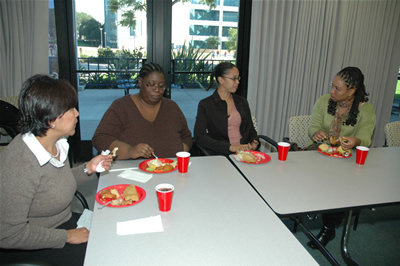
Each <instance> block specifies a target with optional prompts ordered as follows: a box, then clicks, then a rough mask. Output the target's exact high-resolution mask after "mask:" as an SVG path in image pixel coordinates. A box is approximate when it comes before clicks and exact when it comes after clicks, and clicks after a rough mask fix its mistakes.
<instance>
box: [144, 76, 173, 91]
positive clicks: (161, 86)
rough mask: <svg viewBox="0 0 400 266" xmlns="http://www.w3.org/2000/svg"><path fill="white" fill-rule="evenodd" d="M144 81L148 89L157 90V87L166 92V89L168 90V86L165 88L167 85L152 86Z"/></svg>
mask: <svg viewBox="0 0 400 266" xmlns="http://www.w3.org/2000/svg"><path fill="white" fill-rule="evenodd" d="M142 81H143V82H144V84H146V87H147V88H149V89H152V90H155V89H156V87H158V88H159V89H161V90H165V89H166V88H167V86H165V85H157V84H154V85H150V84H149V83H147V82H146V81H145V80H144V79H142Z"/></svg>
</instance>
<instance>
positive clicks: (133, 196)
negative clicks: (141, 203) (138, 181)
mask: <svg viewBox="0 0 400 266" xmlns="http://www.w3.org/2000/svg"><path fill="white" fill-rule="evenodd" d="M122 196H123V197H124V199H125V201H128V200H131V201H138V200H139V195H138V193H137V191H136V187H135V185H133V184H132V185H130V186H127V187H126V188H125V190H124V191H123V192H122Z"/></svg>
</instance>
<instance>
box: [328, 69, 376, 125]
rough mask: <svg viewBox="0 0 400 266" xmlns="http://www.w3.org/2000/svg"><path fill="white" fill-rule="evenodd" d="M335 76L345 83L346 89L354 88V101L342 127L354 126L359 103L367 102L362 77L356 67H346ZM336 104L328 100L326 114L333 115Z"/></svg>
mask: <svg viewBox="0 0 400 266" xmlns="http://www.w3.org/2000/svg"><path fill="white" fill-rule="evenodd" d="M336 76H339V77H341V78H342V79H343V81H344V82H345V83H346V85H347V88H348V89H351V88H355V89H356V92H355V93H354V101H353V104H352V105H351V108H350V112H349V116H348V118H347V119H346V121H343V125H348V126H349V125H351V126H353V127H354V125H355V124H356V123H357V115H358V113H359V110H358V106H359V104H360V103H361V102H368V95H369V93H367V92H366V91H365V85H364V75H363V73H362V72H361V70H360V69H359V68H358V67H346V68H343V69H342V70H340V71H339V72H338V73H337V74H336ZM336 105H337V102H335V101H333V100H332V99H329V104H328V114H331V115H335V113H336Z"/></svg>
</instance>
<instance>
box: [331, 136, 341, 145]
mask: <svg viewBox="0 0 400 266" xmlns="http://www.w3.org/2000/svg"><path fill="white" fill-rule="evenodd" d="M329 142H330V143H331V145H338V144H339V143H340V138H336V137H335V136H329Z"/></svg>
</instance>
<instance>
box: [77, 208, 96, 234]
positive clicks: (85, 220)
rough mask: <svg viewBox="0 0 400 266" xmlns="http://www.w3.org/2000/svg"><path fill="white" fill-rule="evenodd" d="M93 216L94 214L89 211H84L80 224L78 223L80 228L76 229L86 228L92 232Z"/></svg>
mask: <svg viewBox="0 0 400 266" xmlns="http://www.w3.org/2000/svg"><path fill="white" fill-rule="evenodd" d="M92 216H93V212H92V211H91V210H88V209H84V210H83V213H82V214H81V217H79V220H78V222H77V223H76V224H77V225H78V226H77V227H76V228H81V227H86V228H87V229H88V230H90V225H91V224H92Z"/></svg>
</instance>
